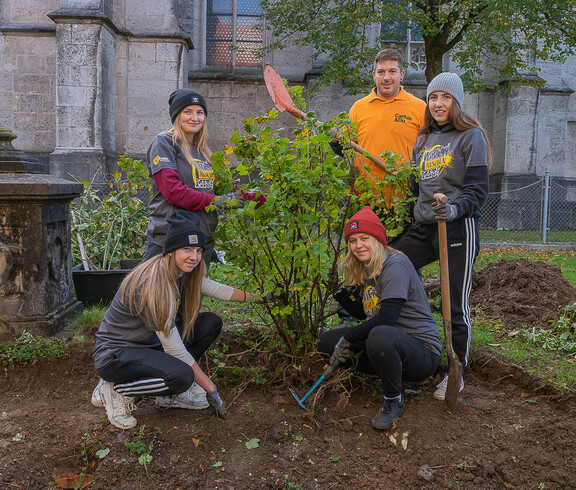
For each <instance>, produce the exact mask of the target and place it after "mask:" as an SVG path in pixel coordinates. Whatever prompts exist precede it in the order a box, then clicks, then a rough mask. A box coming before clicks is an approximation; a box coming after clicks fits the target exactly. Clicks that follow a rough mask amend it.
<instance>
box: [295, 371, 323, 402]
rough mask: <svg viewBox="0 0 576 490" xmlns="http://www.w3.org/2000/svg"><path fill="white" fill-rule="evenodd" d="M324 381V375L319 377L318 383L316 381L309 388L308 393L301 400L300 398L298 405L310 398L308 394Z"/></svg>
mask: <svg viewBox="0 0 576 490" xmlns="http://www.w3.org/2000/svg"><path fill="white" fill-rule="evenodd" d="M323 379H324V375H322V376H320V379H319V380H318V381H316V383H314V386H312V388H310V390H309V391H308V393H306V394H305V395H304V396H303V397H302V398H300V403H302V402H303V401H304V400H306V398H308V397H309V396H310V393H312V392H313V391H314V390H315V389H316V387H317V386H318V385H319V384H320V383H322V380H323Z"/></svg>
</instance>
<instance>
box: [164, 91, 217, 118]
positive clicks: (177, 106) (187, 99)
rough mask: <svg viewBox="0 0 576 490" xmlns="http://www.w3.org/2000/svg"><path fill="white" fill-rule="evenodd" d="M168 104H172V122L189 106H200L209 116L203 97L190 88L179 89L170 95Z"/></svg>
mask: <svg viewBox="0 0 576 490" xmlns="http://www.w3.org/2000/svg"><path fill="white" fill-rule="evenodd" d="M168 104H170V109H169V111H170V120H171V121H172V122H174V119H176V116H177V115H178V114H180V112H182V111H183V110H184V109H185V108H186V107H188V106H189V105H199V106H201V107H202V109H204V112H205V113H206V115H208V109H206V100H205V99H204V97H202V96H201V95H200V94H199V93H198V92H196V90H192V89H190V88H179V89H178V90H174V92H172V93H171V94H170V98H169V99H168Z"/></svg>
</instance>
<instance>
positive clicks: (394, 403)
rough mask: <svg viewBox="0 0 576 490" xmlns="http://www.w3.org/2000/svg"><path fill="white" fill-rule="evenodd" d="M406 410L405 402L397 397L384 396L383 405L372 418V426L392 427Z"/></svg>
mask: <svg viewBox="0 0 576 490" xmlns="http://www.w3.org/2000/svg"><path fill="white" fill-rule="evenodd" d="M403 412H404V402H403V401H402V400H398V399H397V398H392V399H391V400H390V399H387V398H384V399H383V401H382V406H381V407H380V410H378V413H377V414H376V416H375V417H374V418H373V419H372V427H374V428H375V429H380V430H385V429H389V428H390V427H392V424H393V423H394V421H395V420H397V419H399V418H400V415H402V413H403Z"/></svg>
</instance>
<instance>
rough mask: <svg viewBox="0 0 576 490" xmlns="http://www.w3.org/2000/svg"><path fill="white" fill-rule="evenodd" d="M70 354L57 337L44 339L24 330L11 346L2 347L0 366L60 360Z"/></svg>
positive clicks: (0, 347) (0, 348) (0, 349)
mask: <svg viewBox="0 0 576 490" xmlns="http://www.w3.org/2000/svg"><path fill="white" fill-rule="evenodd" d="M68 354H69V349H68V346H67V345H66V344H64V343H63V342H62V341H60V340H59V339H57V338H55V337H50V338H44V337H40V336H35V335H32V334H31V333H30V332H27V331H26V330H24V332H22V334H21V335H20V336H19V337H18V338H16V340H15V341H14V342H13V343H11V344H4V345H0V365H2V366H4V367H6V366H9V365H11V364H15V363H16V364H26V363H34V362H37V361H38V360H39V359H48V360H54V359H60V358H62V357H66V356H68Z"/></svg>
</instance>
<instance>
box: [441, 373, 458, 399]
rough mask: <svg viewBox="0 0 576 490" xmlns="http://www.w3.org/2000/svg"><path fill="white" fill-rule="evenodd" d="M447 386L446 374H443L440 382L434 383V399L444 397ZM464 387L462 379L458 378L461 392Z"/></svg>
mask: <svg viewBox="0 0 576 490" xmlns="http://www.w3.org/2000/svg"><path fill="white" fill-rule="evenodd" d="M447 387H448V376H445V377H444V379H443V380H442V381H440V383H438V384H437V385H436V391H435V392H434V398H436V400H444V398H446V388H447ZM463 389H464V379H463V378H460V390H459V392H461V391H462V390H463Z"/></svg>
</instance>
